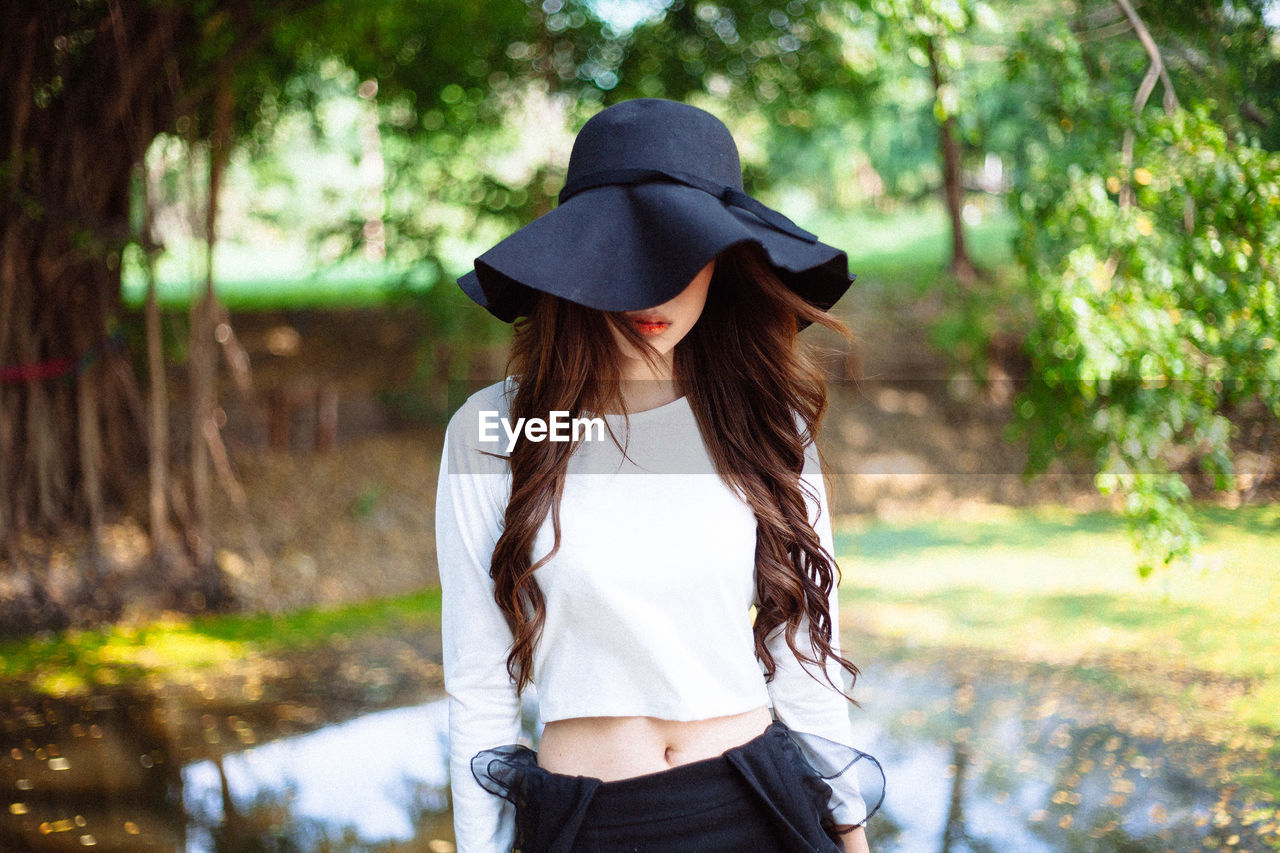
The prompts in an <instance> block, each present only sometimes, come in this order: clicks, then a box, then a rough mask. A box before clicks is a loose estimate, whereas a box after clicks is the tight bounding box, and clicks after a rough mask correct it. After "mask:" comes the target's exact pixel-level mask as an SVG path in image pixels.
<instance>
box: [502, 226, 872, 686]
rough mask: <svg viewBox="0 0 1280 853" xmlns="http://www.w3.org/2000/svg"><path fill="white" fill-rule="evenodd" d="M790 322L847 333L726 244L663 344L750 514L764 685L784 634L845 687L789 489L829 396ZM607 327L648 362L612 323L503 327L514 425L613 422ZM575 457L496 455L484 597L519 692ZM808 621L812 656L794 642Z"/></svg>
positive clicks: (567, 320)
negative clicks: (504, 629)
mask: <svg viewBox="0 0 1280 853" xmlns="http://www.w3.org/2000/svg"><path fill="white" fill-rule="evenodd" d="M799 322H806V323H818V324H820V325H822V326H825V327H827V328H829V329H832V330H833V331H836V332H838V333H840V334H841V335H843V336H844V337H845V338H848V337H849V330H848V329H847V328H846V327H845V326H844V325H843V324H842V323H840V321H838V320H836V319H835V318H834V317H833V316H831V315H830V314H829V313H827V312H825V311H822V310H820V309H818V308H815V307H814V306H813V305H811V304H809V303H808V302H806V301H805V300H804V299H802V298H801V297H800V296H798V295H796V294H795V293H794V292H792V291H791V290H790V289H789V288H788V287H787V286H786V285H785V284H784V283H783V282H782V281H781V280H780V279H779V278H778V276H777V275H776V274H775V272H774V270H773V268H772V267H771V266H770V265H769V263H768V262H767V261H766V260H765V258H764V256H763V252H762V250H761V249H760V248H759V247H757V246H756V245H754V244H751V243H743V244H739V245H737V246H733V247H731V248H729V249H727V250H725V251H724V252H722V253H721V254H720V255H719V256H718V257H717V259H716V266H715V271H714V273H713V276H712V280H711V283H710V286H709V288H708V292H707V301H706V305H705V307H704V308H703V311H702V314H701V316H700V317H699V319H698V321H697V323H696V324H695V325H694V326H693V328H692V329H691V330H690V331H689V333H688V334H687V335H685V337H684V338H683V339H682V340H681V341H680V342H679V343H678V344H677V345H676V347H675V356H674V374H675V375H674V379H675V383H676V386H677V388H678V390H679V391H680V392H682V393H683V394H685V396H686V397H687V398H688V401H689V405H690V407H691V408H692V410H693V413H694V415H695V417H696V419H697V422H698V427H699V430H700V432H701V433H702V437H703V440H704V442H705V443H706V446H707V448H708V451H709V453H710V456H711V458H712V460H713V461H714V463H715V466H716V469H717V471H718V473H719V474H720V477H721V478H722V479H723V480H724V481H725V482H726V483H727V484H728V485H729V486H730V487H731V488H733V489H734V490H735V491H737V493H738V494H739V495H740V496H742V497H744V498H745V500H746V501H747V502H748V503H749V504H750V505H751V508H752V509H753V510H754V511H755V516H756V519H757V536H756V618H755V623H754V626H753V629H752V630H753V632H754V636H755V652H756V656H757V657H758V658H759V659H760V661H761V662H762V664H763V665H764V668H765V672H766V677H767V678H769V679H772V678H773V674H774V672H775V671H776V666H777V662H776V661H775V660H774V658H773V654H772V653H771V652H770V651H769V648H768V646H767V645H766V640H767V639H768V638H769V637H770V635H771V634H772V633H773V632H774V631H775V629H777V628H778V627H779V626H783V630H784V635H785V637H786V642H787V645H788V647H790V649H791V651H792V652H793V653H794V654H795V655H796V657H797V658H798V659H799V660H801V661H804V662H806V663H810V664H816V665H818V666H822V667H823V671H824V672H826V667H825V664H826V661H827V660H834V661H836V662H837V663H838V664H839V665H840V666H841V667H842V668H843V669H845V670H846V671H848V672H849V673H850V675H851V676H853V678H855V679H856V678H857V676H858V668H857V667H856V666H855V665H854V664H853V663H852V662H851V661H849V660H847V659H846V658H844V657H841V656H840V655H838V654H836V652H835V651H834V650H833V649H832V645H831V640H830V638H831V637H832V636H834V631H835V628H836V626H833V625H832V622H831V614H830V612H829V608H828V606H827V596H828V595H829V594H830V592H831V590H832V585H833V584H837V583H839V575H838V572H839V569H838V567H837V566H836V563H835V560H834V558H833V556H832V555H831V554H829V553H827V551H826V550H825V549H824V548H823V547H822V545H821V543H820V541H819V538H818V534H817V532H816V531H815V530H814V527H813V526H812V525H811V524H810V522H809V515H808V508H807V506H806V503H805V497H804V495H803V494H802V492H801V488H802V483H801V481H800V474H801V471H802V469H803V467H804V448H805V446H806V445H807V444H808V443H809V441H810V440H811V439H812V437H813V436H815V435H816V434H817V428H818V424H819V423H820V421H821V419H822V415H823V413H824V411H825V410H826V406H827V391H826V382H825V379H824V377H823V375H822V372H821V371H820V370H819V369H818V367H817V366H816V364H815V363H814V361H813V359H812V357H811V356H810V355H809V354H808V352H807V350H806V348H802V347H801V346H800V345H799V344H800V341H799V339H798V338H797V331H798V328H799ZM610 326H612V327H613V328H615V329H617V331H618V332H619V333H620V334H622V335H623V336H624V337H625V339H626V340H628V341H630V342H631V343H632V344H633V346H635V348H636V349H637V351H638V352H640V353H641V354H642V355H644V356H645V357H646V358H649V359H651V360H652V359H654V358H656V356H657V353H656V352H655V351H654V350H653V349H652V347H651V346H650V345H649V343H648V342H647V341H646V340H645V339H644V338H643V336H641V335H640V333H639V332H638V331H637V330H636V329H635V328H634V327H632V325H631V324H630V323H628V322H626V320H625V319H624V318H623V315H622V314H613V313H610V312H602V311H596V310H594V309H590V308H585V307H583V306H581V305H577V304H576V303H573V302H569V301H567V300H563V299H559V298H557V297H553V296H549V295H546V294H542V295H540V296H539V298H538V300H537V302H536V303H535V304H534V306H533V307H532V308H531V310H530V312H529V315H528V316H527V317H525V318H523V319H522V320H520V321H518V322H517V323H516V326H515V336H514V340H513V344H512V350H511V357H510V360H509V362H508V365H507V374H508V375H511V376H514V377H515V378H516V379H517V387H516V393H515V396H514V398H513V400H512V404H511V412H510V418H511V420H512V422H517V421H516V419H517V418H521V417H524V418H531V417H542V418H545V417H546V416H547V413H548V412H551V411H567V412H569V413H570V417H573V418H576V417H579V416H582V415H584V414H585V413H590V414H598V413H601V412H610V411H617V412H624V413H625V408H626V407H625V404H624V402H623V399H622V394H621V390H620V377H621V371H620V368H619V362H618V359H619V358H620V357H621V356H620V355H619V354H618V351H617V345H616V343H615V341H614V337H613V335H611V334H610V331H609V329H610ZM797 421H799V423H797ZM614 440H615V441H617V438H616V436H615V437H614ZM575 447H576V443H575V442H540V443H535V442H528V441H520V442H518V443H517V444H516V445H515V447H514V448H513V450H512V452H511V454H510V456H509V457H508V459H509V462H510V466H511V497H510V500H509V502H508V504H507V509H506V516H505V525H504V527H503V530H502V534H501V536H500V537H499V538H498V541H497V544H496V545H495V547H494V550H493V558H492V563H491V565H490V570H489V573H490V576H491V577H492V578H493V581H494V598H495V599H496V601H497V603H498V607H499V608H501V610H502V612H503V614H504V615H505V617H506V620H507V623H508V624H509V625H510V626H511V631H512V634H513V635H514V638H515V639H514V643H513V645H512V648H511V653H510V655H509V656H508V658H507V671H508V673H509V674H510V675H511V678H512V679H513V680H514V681H515V683H516V686H517V689H519V690H523V688H524V686H525V685H526V684H528V683H529V682H530V680H531V676H532V668H533V653H534V648H535V646H536V645H537V642H538V638H539V637H540V635H541V633H542V626H543V623H544V621H545V618H546V605H545V600H544V598H543V595H542V591H541V590H540V589H539V587H538V583H537V580H536V578H535V576H534V573H535V572H536V571H537V569H538V568H539V567H541V566H542V565H544V564H545V563H546V562H547V561H548V560H550V559H551V558H552V557H553V556H554V555H555V554H556V552H557V551H558V550H559V548H560V496H561V494H562V493H563V490H564V478H565V470H566V466H567V464H568V461H569V457H570V456H571V455H572V454H573V451H574V448H575ZM813 497H815V498H816V496H813ZM548 516H550V518H551V521H552V529H553V533H554V541H553V545H552V549H551V551H550V552H549V553H547V554H544V555H542V556H541V557H539V558H538V559H536V560H535V559H534V558H533V544H534V538H535V536H536V535H537V533H538V530H539V528H541V527H542V525H543V523H544V522H545V521H546V519H547V517H548ZM806 620H807V633H808V638H809V643H810V645H811V647H812V649H813V650H814V651H815V652H816V658H817V659H815V655H812V654H809V653H808V652H806V651H803V650H802V649H800V648H799V647H798V644H797V641H796V638H797V635H798V634H799V633H800V631H801V630H802V627H803V626H804V625H805V622H806ZM827 680H828V681H830V675H829V673H828V675H827ZM833 686H836V685H834V684H833ZM837 689H839V688H838V687H837Z"/></svg>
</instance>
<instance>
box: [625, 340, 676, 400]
mask: <svg viewBox="0 0 1280 853" xmlns="http://www.w3.org/2000/svg"><path fill="white" fill-rule="evenodd" d="M622 361H623V362H624V363H623V364H620V365H619V369H620V373H621V377H620V381H619V383H618V391H619V393H620V394H621V395H622V401H623V403H625V404H626V407H627V411H628V412H643V411H646V410H648V409H656V408H658V407H659V406H665V405H666V404H667V403H670V402H671V401H672V400H675V399H678V398H679V397H680V389H679V388H678V387H677V386H676V381H675V365H674V359H673V358H672V357H671V354H670V353H667V354H665V357H664V358H663V359H662V360H661V361H660V362H659V363H658V365H657V367H656V368H655V367H653V366H651V365H650V364H649V363H648V362H646V361H645V360H644V359H639V358H623V359H622Z"/></svg>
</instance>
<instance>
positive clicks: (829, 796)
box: [776, 724, 885, 827]
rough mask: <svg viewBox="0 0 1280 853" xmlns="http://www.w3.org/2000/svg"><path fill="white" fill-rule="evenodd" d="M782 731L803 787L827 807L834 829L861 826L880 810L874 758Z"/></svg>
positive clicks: (880, 784) (881, 786) (879, 772)
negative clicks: (792, 751)
mask: <svg viewBox="0 0 1280 853" xmlns="http://www.w3.org/2000/svg"><path fill="white" fill-rule="evenodd" d="M776 725H781V724H776ZM783 731H784V732H785V734H786V736H787V739H788V740H789V741H790V743H791V745H792V746H794V747H795V751H796V757H797V758H798V759H799V761H800V762H801V764H802V767H801V770H802V773H803V775H804V778H805V780H806V787H810V788H811V790H813V792H814V793H815V795H816V796H818V797H819V802H822V803H824V804H825V805H826V808H827V811H828V812H829V813H830V819H831V822H832V823H833V824H834V825H838V826H846V827H857V826H862V825H864V824H865V823H866V822H867V821H868V820H870V819H871V816H872V815H874V814H875V813H876V812H877V811H879V810H880V806H881V805H883V804H884V794H885V776H884V768H883V767H881V766H880V762H879V761H877V760H876V758H875V756H873V755H871V754H870V753H867V752H863V751H862V750H860V749H856V748H855V747H852V746H848V745H846V744H843V743H837V742H836V741H833V740H828V739H827V738H824V737H822V736H821V735H816V734H813V733H811V732H801V731H796V730H795V729H791V728H786V727H784V728H783Z"/></svg>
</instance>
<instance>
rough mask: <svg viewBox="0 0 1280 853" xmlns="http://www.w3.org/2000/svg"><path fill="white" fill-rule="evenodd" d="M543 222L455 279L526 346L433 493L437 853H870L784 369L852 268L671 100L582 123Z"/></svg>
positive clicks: (463, 411) (801, 446)
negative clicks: (441, 671)
mask: <svg viewBox="0 0 1280 853" xmlns="http://www.w3.org/2000/svg"><path fill="white" fill-rule="evenodd" d="M560 202H561V203H560V205H559V206H558V207H557V208H556V209H555V210H554V211H552V212H551V213H549V214H547V215H545V216H543V217H541V218H539V219H538V220H536V221H535V222H533V223H531V224H530V225H528V226H526V227H525V228H523V229H521V230H520V231H518V232H517V233H516V234H513V235H512V236H511V237H508V238H507V239H506V240H503V241H502V242H501V243H499V244H498V245H497V246H495V247H494V248H493V249H491V250H490V251H488V252H486V253H485V254H484V255H482V256H480V257H479V258H478V259H477V260H476V264H475V270H474V271H473V272H471V273H468V274H467V275H466V276H464V277H463V278H462V279H461V280H460V284H461V285H462V287H463V289H464V291H466V293H467V294H468V295H469V296H471V297H472V298H473V299H474V300H475V301H476V302H478V303H479V304H480V305H482V306H484V307H485V308H487V309H488V310H489V311H490V312H491V313H493V314H494V315H495V316H497V317H499V318H501V319H503V320H505V321H513V320H516V319H517V318H524V319H522V320H521V321H520V322H518V323H517V324H516V334H515V338H514V344H513V350H512V358H511V365H510V367H511V369H510V371H509V373H510V376H509V378H508V380H507V381H505V382H500V383H497V384H495V385H492V386H490V387H489V388H486V389H483V390H482V391H480V392H478V393H477V394H475V395H473V396H472V397H471V398H470V399H469V400H468V401H467V402H466V404H464V405H463V406H462V407H461V408H460V409H459V410H458V412H457V413H455V415H454V417H453V418H452V419H451V421H450V424H449V428H448V432H447V435H446V439H445V449H444V458H443V460H442V465H441V476H440V487H439V493H438V500H437V515H436V538H437V543H438V551H439V566H440V578H441V587H442V590H443V595H444V604H443V607H444V625H443V630H444V642H445V687H446V689H447V691H448V693H449V697H450V751H451V755H452V759H451V761H452V764H451V768H452V785H453V803H454V825H455V830H456V836H457V840H458V849H459V850H460V851H464V853H466V851H498V850H509V849H511V847H512V845H513V843H514V844H515V845H517V846H518V848H519V849H520V850H522V851H523V853H535V851H559V852H560V853H573V851H613V850H643V851H661V852H662V853H678V852H679V851H682V850H689V851H695V850H696V851H743V850H761V851H793V850H795V851H800V850H814V851H833V850H856V851H866V850H867V845H866V839H865V835H864V832H863V829H862V824H863V823H864V822H865V820H866V819H867V817H869V815H870V813H871V812H873V811H874V810H875V808H876V807H877V806H878V805H879V799H880V797H881V796H882V782H883V777H882V776H880V775H879V767H878V765H877V764H875V761H874V759H872V758H870V756H866V755H865V754H864V753H861V752H859V751H857V750H855V749H853V748H852V747H851V746H849V745H848V744H849V741H850V728H849V727H850V723H849V700H848V699H847V698H846V697H845V695H844V694H843V693H842V691H841V688H840V684H841V673H842V671H844V672H847V673H848V674H849V675H850V676H851V677H853V676H856V674H857V669H856V667H855V666H854V665H853V664H852V663H851V662H849V661H848V660H846V659H844V658H843V657H841V655H840V651H839V646H838V633H837V631H836V630H835V629H834V626H836V625H837V624H838V619H839V616H838V605H837V581H838V578H837V568H836V565H835V562H834V560H833V558H832V556H831V555H832V553H833V550H834V548H833V542H832V536H831V522H830V516H829V512H828V507H827V500H826V495H825V492H824V490H823V482H822V476H821V471H820V468H819V466H818V457H817V450H816V446H815V445H814V444H813V442H812V436H813V435H814V434H815V433H816V429H817V426H818V422H819V420H820V418H821V416H822V413H823V409H824V408H825V404H826V395H825V389H824V385H823V382H822V378H821V374H820V373H819V372H818V371H817V370H816V369H815V368H814V367H813V365H812V364H811V363H810V362H809V361H808V360H806V359H805V358H804V357H803V356H802V355H801V354H800V353H799V352H798V351H797V348H796V333H797V331H798V329H799V328H802V327H804V326H807V325H809V324H810V323H814V322H817V323H821V324H823V325H826V326H828V327H830V328H833V329H837V330H842V329H843V327H842V326H840V325H839V323H838V322H836V321H835V320H834V319H832V318H831V317H830V315H828V314H827V313H826V309H828V308H829V307H830V306H831V305H832V304H834V302H835V301H836V300H837V299H838V298H839V297H840V295H841V294H843V293H844V292H845V290H846V289H847V288H848V286H849V284H850V283H851V281H852V277H851V276H849V274H848V270H847V260H846V257H845V255H844V253H842V252H840V251H839V250H837V249H834V248H832V247H830V246H826V245H824V244H822V243H820V242H818V240H817V238H816V237H815V236H814V235H812V234H810V233H808V232H807V231H804V230H802V229H800V228H798V227H797V226H795V225H794V224H793V223H792V222H790V220H788V219H786V218H785V217H783V216H781V215H780V214H778V213H776V212H775V211H773V210H770V209H769V208H767V207H765V206H764V205H762V204H760V203H759V202H758V201H756V200H755V199H752V198H751V197H749V196H747V195H746V194H745V193H743V192H742V174H741V168H740V166H739V162H738V155H737V148H736V146H735V145H734V142H733V139H732V137H731V136H730V134H729V132H728V130H727V128H725V126H724V125H723V124H722V123H721V122H720V121H719V120H718V119H716V118H714V117H713V116H711V115H710V114H709V113H706V112H704V111H702V110H699V109H696V108H694V107H690V106H687V105H684V104H679V103H676V102H672V101H666V100H661V99H639V100H634V101H627V102H624V103H621V104H618V105H616V106H613V107H610V108H609V109H606V110H604V111H603V112H601V113H599V114H598V115H596V116H595V117H594V118H592V119H591V120H590V121H589V122H587V124H586V125H585V126H584V127H583V129H582V131H581V132H580V133H579V134H578V137H577V139H576V140H575V143H574V148H573V153H572V154H571V158H570V164H569V173H568V180H567V183H566V186H565V189H564V191H562V192H561V194H560ZM557 423H558V424H559V427H561V429H558V428H557V427H556V424H557ZM499 425H501V427H500V428H499ZM568 425H572V429H570V428H569V426H568ZM579 427H582V429H579ZM559 439H565V440H559ZM751 608H754V621H753V620H752V617H751V613H750V609H751ZM533 683H536V685H537V688H538V696H539V713H540V715H541V717H542V719H543V722H544V724H545V727H544V730H543V733H542V737H541V742H540V745H539V750H538V751H537V752H536V753H535V752H533V751H532V750H530V749H528V748H526V747H522V746H516V745H515V744H514V741H515V740H516V738H517V736H518V733H519V708H520V704H519V694H520V691H521V690H522V689H523V688H524V687H526V686H527V685H529V684H533ZM770 707H772V712H771V711H770ZM775 718H776V719H775ZM860 773H865V777H866V778H865V779H864V780H863V782H862V784H861V785H860V784H859V782H858V778H857V777H858V775H859V774H860ZM860 789H861V790H860Z"/></svg>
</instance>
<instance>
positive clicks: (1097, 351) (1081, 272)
mask: <svg viewBox="0 0 1280 853" xmlns="http://www.w3.org/2000/svg"><path fill="white" fill-rule="evenodd" d="M1135 132H1136V140H1137V141H1136V147H1135V152H1134V161H1133V162H1134V163H1135V164H1136V165H1135V167H1134V168H1133V170H1132V174H1124V173H1122V171H1121V169H1122V163H1121V159H1120V154H1119V152H1118V151H1116V152H1114V153H1112V154H1110V155H1109V156H1107V155H1104V156H1100V157H1098V158H1096V159H1093V160H1090V161H1085V162H1074V163H1072V164H1070V165H1069V166H1068V168H1067V169H1066V170H1065V176H1066V179H1067V180H1066V181H1065V182H1063V181H1061V180H1058V181H1053V180H1052V178H1051V176H1050V175H1049V174H1048V172H1047V170H1046V171H1045V172H1043V173H1039V174H1042V175H1043V177H1045V178H1046V184H1048V185H1049V186H1045V187H1044V188H1042V190H1041V192H1039V193H1037V192H1035V191H1033V190H1028V191H1026V192H1024V194H1023V196H1022V213H1023V231H1022V234H1021V236H1020V238H1019V254H1020V257H1021V259H1022V261H1023V263H1024V264H1025V265H1026V266H1027V268H1028V270H1029V271H1030V274H1031V278H1030V283H1031V286H1032V288H1033V290H1034V291H1035V292H1036V294H1037V317H1036V324H1035V326H1034V328H1033V329H1032V332H1031V337H1030V339H1029V341H1028V344H1029V346H1028V348H1029V350H1030V352H1031V353H1032V357H1033V361H1034V366H1035V370H1034V371H1033V375H1034V376H1035V379H1034V380H1033V381H1032V382H1031V384H1030V386H1029V387H1028V389H1027V390H1026V392H1025V393H1024V394H1023V395H1022V398H1021V400H1020V402H1019V403H1018V407H1017V411H1018V414H1019V416H1020V418H1021V421H1022V427H1023V434H1025V435H1026V436H1027V437H1028V439H1029V441H1030V449H1031V467H1032V470H1033V471H1043V470H1044V469H1045V468H1047V467H1048V465H1049V463H1050V462H1051V461H1052V460H1053V459H1054V458H1056V457H1057V456H1059V455H1063V454H1077V455H1079V454H1084V455H1085V456H1086V457H1087V458H1091V459H1092V461H1093V464H1094V465H1095V466H1096V470H1097V472H1098V474H1097V484H1098V487H1099V489H1100V490H1102V491H1103V492H1104V493H1109V492H1113V491H1114V492H1119V493H1121V494H1122V495H1123V497H1124V510H1125V514H1126V516H1127V517H1128V518H1129V519H1130V520H1131V522H1132V523H1133V526H1134V530H1135V532H1136V534H1137V536H1138V541H1139V544H1140V547H1141V551H1142V554H1143V563H1142V567H1143V570H1144V571H1149V570H1150V568H1151V567H1152V566H1153V565H1155V564H1157V563H1168V562H1170V561H1171V560H1173V559H1175V558H1178V557H1185V556H1187V555H1188V554H1189V553H1190V549H1191V548H1192V546H1193V545H1194V544H1195V543H1196V542H1197V541H1198V537H1197V535H1196V531H1195V527H1194V525H1193V524H1192V523H1191V519H1190V517H1189V516H1188V514H1187V510H1186V501H1187V498H1188V497H1189V490H1188V487H1187V485H1186V483H1185V482H1184V480H1183V479H1182V477H1181V476H1179V474H1178V471H1177V468H1178V466H1179V465H1180V464H1182V463H1185V462H1186V461H1187V459H1186V456H1187V454H1190V455H1191V457H1192V459H1194V460H1195V461H1196V462H1198V463H1199V464H1200V465H1201V466H1202V468H1203V469H1204V470H1205V471H1206V472H1207V473H1209V474H1210V475H1211V476H1212V477H1213V481H1214V484H1215V487H1216V488H1219V489H1226V488H1231V487H1232V486H1233V468H1232V450H1231V446H1230V439H1231V437H1232V433H1233V427H1232V423H1231V420H1230V415H1231V414H1232V413H1233V412H1239V411H1240V410H1241V409H1243V408H1245V407H1248V406H1250V405H1257V404H1261V405H1264V406H1266V407H1267V409H1268V410H1269V411H1270V413H1271V416H1273V417H1280V393H1278V392H1280V389H1278V387H1277V382H1278V381H1280V349H1278V348H1277V341H1276V337H1277V329H1280V285H1278V284H1277V282H1278V281H1280V275H1278V274H1277V273H1278V272H1280V155H1277V154H1275V153H1272V152H1268V151H1265V150H1263V149H1261V148H1258V147H1256V146H1255V145H1253V144H1250V143H1249V142H1247V141H1246V140H1244V139H1235V140H1229V139H1228V138H1227V136H1226V134H1225V133H1224V131H1223V130H1222V128H1221V127H1220V126H1219V125H1218V124H1217V123H1216V122H1215V121H1213V120H1212V119H1211V118H1209V116H1208V115H1207V111H1206V110H1205V109H1203V108H1201V107H1197V108H1196V109H1195V110H1194V111H1179V112H1177V113H1176V114H1174V115H1172V116H1167V117H1166V116H1163V115H1161V116H1159V117H1155V118H1151V117H1144V118H1143V119H1142V120H1141V121H1138V122H1137V123H1136V125H1135ZM1126 187H1132V189H1133V191H1134V202H1133V203H1131V204H1124V203H1122V201H1121V193H1122V191H1123V190H1124V189H1125V188H1126ZM1055 191H1056V192H1055Z"/></svg>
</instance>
